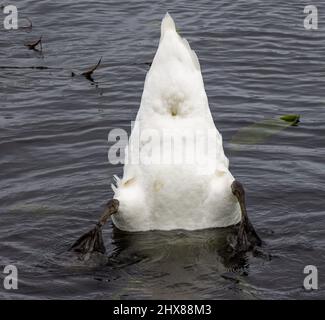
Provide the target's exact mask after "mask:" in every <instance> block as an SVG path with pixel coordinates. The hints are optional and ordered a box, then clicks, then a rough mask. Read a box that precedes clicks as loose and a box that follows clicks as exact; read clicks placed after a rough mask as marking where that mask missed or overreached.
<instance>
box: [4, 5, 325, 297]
mask: <svg viewBox="0 0 325 320" xmlns="http://www.w3.org/2000/svg"><path fill="white" fill-rule="evenodd" d="M0 2H2V4H7V2H4V1H0ZM15 2H16V4H17V6H18V9H19V14H20V24H21V26H26V25H28V21H27V20H24V19H23V18H25V17H28V18H30V19H31V20H32V21H33V28H32V30H28V29H20V30H17V31H5V30H4V29H3V27H2V24H1V25H0V48H1V55H0V187H1V188H0V219H1V220H0V280H1V281H0V298H3V299H7V298H23V299H30V298H36V299H39V298H60V299H62V298H76V299H85V298H87V299H88V298H90V299H94V298H96V299H131V298H135V299H139V298H172V299H173V298H178V299H189V298H198V299H204V298H210V299H223V298H226V299H264V298H265V299H273V298H281V299H292V298H300V299H301V298H307V299H309V298H317V299H320V298H325V291H324V286H325V283H324V280H323V279H324V277H325V267H324V262H325V247H324V246H325V240H324V228H325V218H324V213H325V210H324V192H325V187H324V181H325V170H324V158H325V148H324V147H325V143H324V136H325V124H324V119H325V109H324V103H325V63H324V57H325V29H324V23H325V16H324V15H323V12H324V11H325V7H324V4H322V2H321V1H313V4H316V5H318V9H319V29H318V30H317V31H307V30H305V29H304V27H303V19H304V13H303V8H304V5H305V1H298V0H288V1H278V0H275V1H262V0H254V1H244V0H239V1H212V0H208V1H192V2H189V1H168V5H167V4H164V3H163V2H158V1H155V2H153V1H89V0H88V1H85V0H78V1H77V0H69V1H67V0H60V1H52V0H42V1H35V0H33V1H28V0H19V2H18V1H10V3H11V4H15ZM0 4H1V3H0ZM167 10H168V11H169V12H170V13H171V14H172V16H173V18H174V19H175V20H176V23H177V26H178V30H179V32H180V33H181V34H182V35H183V36H185V37H186V38H187V39H188V40H189V42H190V44H191V46H192V48H193V49H194V50H196V52H197V54H198V56H199V59H200V62H201V68H202V72H203V77H204V81H205V86H206V91H207V94H208V97H209V102H210V108H211V111H212V113H213V117H214V119H215V122H216V125H217V127H218V129H219V130H220V132H221V133H222V135H223V138H224V147H225V152H226V154H227V155H228V157H229V159H230V164H231V170H232V173H233V174H234V175H235V176H236V178H237V179H239V180H240V181H242V182H243V183H244V184H245V186H246V189H247V196H248V199H247V201H248V209H249V213H250V216H251V220H252V222H253V223H254V225H255V226H256V229H257V230H258V231H259V233H260V235H261V237H262V238H263V239H264V241H265V243H266V250H267V251H268V252H269V253H270V254H271V256H272V258H271V260H268V259H263V258H259V257H253V256H251V255H248V256H247V257H246V258H244V259H243V261H242V262H241V263H240V264H239V265H240V267H239V268H238V267H236V264H235V265H234V264H233V263H232V262H231V261H229V259H228V257H227V253H226V252H224V251H223V243H224V232H225V231H221V230H219V231H217V230H205V231H197V232H184V231H173V232H148V233H139V234H127V233H122V232H120V231H118V230H114V228H113V226H112V224H109V225H108V226H107V227H106V229H105V232H104V236H105V242H106V245H107V248H108V255H112V257H111V258H110V260H109V262H108V263H107V261H105V259H103V257H101V258H98V259H97V260H94V261H92V263H91V264H88V265H83V264H81V263H80V262H78V261H77V260H76V259H75V257H73V256H69V255H67V254H66V250H67V248H68V247H69V245H70V244H71V243H72V242H73V241H74V240H75V239H76V238H77V237H79V236H80V235H81V234H82V233H83V232H84V231H86V230H87V229H88V228H89V227H90V226H91V225H92V224H93V222H94V221H95V220H96V219H97V217H98V215H99V214H100V211H101V209H102V207H103V204H104V203H105V202H106V200H108V199H109V198H111V197H112V190H111V188H110V183H111V182H112V176H113V175H114V174H118V175H121V173H122V167H121V166H113V165H110V164H108V162H107V149H108V143H107V134H108V132H109V130H110V129H112V128H124V129H126V130H128V132H129V131H130V121H132V120H134V118H135V115H136V112H137V109H138V107H139V104H140V98H141V94H142V89H143V82H144V78H145V74H146V72H147V70H148V68H149V67H148V65H147V64H146V63H148V62H150V61H151V60H152V58H153V55H154V53H155V50H156V48H157V45H158V41H159V32H160V20H161V18H162V17H163V15H164V14H165V12H166V11H167ZM3 17H4V15H0V18H3ZM41 35H42V36H43V53H42V54H40V53H37V52H34V51H31V50H28V49H27V48H26V47H25V46H24V44H26V43H29V42H33V41H35V40H37V39H38V38H39V37H40V36H41ZM101 56H102V57H103V61H102V64H101V66H100V68H99V69H98V70H96V72H95V75H94V79H95V81H96V83H91V82H90V81H88V80H86V79H85V78H83V77H79V76H75V77H71V72H72V71H73V72H75V73H76V74H78V73H79V74H80V73H81V72H83V71H85V70H87V69H88V67H89V66H91V65H94V64H96V63H97V61H98V59H99V58H100V57H101ZM40 66H41V67H48V68H47V69H45V68H38V69H35V68H32V67H40ZM290 113H294V114H300V115H301V123H300V124H299V126H296V127H288V128H286V129H285V130H279V132H277V133H276V134H272V135H270V136H268V137H266V138H265V139H260V140H259V141H258V143H254V144H249V145H238V144H236V143H232V141H233V140H232V139H233V137H234V136H235V134H236V133H237V132H238V131H239V130H242V129H243V128H245V127H248V126H251V125H253V124H254V123H256V122H261V121H262V122H263V121H264V120H267V119H274V118H277V117H279V116H281V115H283V114H290ZM260 130H261V132H262V131H263V128H261V129H260ZM255 134H256V133H255ZM257 134H258V132H257ZM9 263H11V264H15V265H16V266H17V267H18V270H19V289H18V290H17V291H14V292H13V291H10V292H8V291H5V290H4V289H3V287H2V279H3V277H4V275H3V274H2V267H3V266H4V265H6V264H9ZM310 264H311V265H315V266H317V267H318V272H319V290H318V291H314V292H307V291H305V290H304V289H303V278H304V275H303V269H304V267H305V266H306V265H310Z"/></svg>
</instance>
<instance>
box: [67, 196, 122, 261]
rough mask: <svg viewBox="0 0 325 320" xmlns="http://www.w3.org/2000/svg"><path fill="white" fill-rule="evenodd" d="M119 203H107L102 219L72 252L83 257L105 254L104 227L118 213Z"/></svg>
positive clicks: (113, 200)
mask: <svg viewBox="0 0 325 320" xmlns="http://www.w3.org/2000/svg"><path fill="white" fill-rule="evenodd" d="M118 208H119V201H118V200H116V199H112V200H110V201H108V202H107V204H106V207H105V210H104V213H103V214H102V216H101V217H100V219H99V221H98V222H97V224H96V226H95V227H94V228H93V229H91V230H90V231H88V232H87V233H85V234H84V235H83V236H81V237H80V238H79V239H78V240H77V241H76V242H75V243H74V244H73V245H72V246H71V248H70V251H75V252H78V253H81V254H83V255H85V254H87V253H93V252H100V253H103V254H104V253H105V252H106V248H105V245H104V241H103V236H102V227H103V225H104V224H105V223H106V222H107V220H108V218H109V217H110V216H111V215H113V214H114V213H117V211H118Z"/></svg>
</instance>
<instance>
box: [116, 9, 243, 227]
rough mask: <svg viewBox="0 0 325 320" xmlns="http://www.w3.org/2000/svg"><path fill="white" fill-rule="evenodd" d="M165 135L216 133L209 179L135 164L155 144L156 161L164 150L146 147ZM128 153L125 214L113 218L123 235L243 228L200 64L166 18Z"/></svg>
mask: <svg viewBox="0 0 325 320" xmlns="http://www.w3.org/2000/svg"><path fill="white" fill-rule="evenodd" d="M164 130H169V131H171V132H173V135H174V136H180V137H182V135H183V134H184V132H189V133H197V132H201V131H202V132H206V131H207V130H209V131H210V132H212V133H213V136H214V138H215V146H216V150H215V152H214V153H213V154H212V155H208V156H206V157H205V158H204V159H205V160H206V161H209V165H208V167H209V170H208V173H207V172H204V173H202V170H201V169H202V167H201V168H200V166H198V165H197V164H193V163H190V164H186V163H179V164H175V163H174V164H165V165H162V164H149V165H148V164H146V163H143V162H141V161H140V163H136V158H137V157H138V153H137V146H138V145H139V146H140V153H141V150H144V148H148V146H149V145H150V148H151V150H152V154H151V155H155V154H157V155H158V154H159V155H160V152H161V148H160V147H161V144H160V143H158V144H155V143H152V142H150V141H149V142H148V139H147V138H148V137H146V134H147V133H148V132H149V133H150V132H152V133H153V134H154V132H155V133H157V132H158V133H159V134H160V135H161V136H163V132H164ZM138 136H140V143H139V144H137V141H138V140H137V138H138ZM203 139H204V135H203ZM195 141H197V140H195V139H194V138H193V139H192V140H191V139H190V143H189V145H190V144H191V143H193V144H195ZM126 151H127V152H126V160H127V163H126V164H125V166H124V173H123V178H122V179H121V180H119V179H116V182H117V185H116V187H114V189H113V190H114V193H115V195H114V198H115V199H118V200H119V202H120V207H119V212H118V213H117V214H115V215H114V216H113V217H112V219H113V222H114V224H115V225H116V226H117V227H118V228H120V229H122V230H127V231H146V230H154V229H160V230H171V229H188V230H194V229H203V228H212V227H225V226H229V225H232V224H236V223H238V222H239V221H240V218H241V213H240V207H239V204H238V202H237V200H236V198H235V197H234V195H233V194H232V192H231V183H232V182H233V181H234V178H233V176H232V175H231V173H230V172H229V170H228V166H229V163H228V159H227V158H226V156H225V154H224V151H223V146H222V137H221V135H220V134H219V132H218V130H217V129H216V127H215V125H214V122H213V118H212V116H211V112H210V109H209V104H208V99H207V96H206V93H205V90H204V83H203V79H202V75H201V70H200V64H199V61H198V58H197V56H196V54H195V52H194V51H193V50H191V48H190V45H189V44H188V42H187V41H186V40H185V39H182V38H181V37H180V36H179V35H178V34H177V32H176V28H175V23H174V21H173V19H172V18H171V17H170V15H169V14H168V13H167V14H166V16H165V17H164V19H163V21H162V24H161V37H160V42H159V47H158V50H157V52H156V55H155V57H154V60H153V62H152V65H151V68H150V70H149V72H148V73H147V76H146V80H145V84H144V90H143V94H142V99H141V105H140V108H139V111H138V114H137V118H136V122H135V125H134V127H133V130H132V133H131V136H130V139H129V145H128V147H127V150H126ZM184 152H185V151H184ZM206 167H207V166H204V168H205V169H206Z"/></svg>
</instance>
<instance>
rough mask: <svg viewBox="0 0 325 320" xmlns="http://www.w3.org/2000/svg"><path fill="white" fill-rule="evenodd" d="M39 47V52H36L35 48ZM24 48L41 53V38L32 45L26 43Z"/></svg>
mask: <svg viewBox="0 0 325 320" xmlns="http://www.w3.org/2000/svg"><path fill="white" fill-rule="evenodd" d="M38 45H39V46H40V50H38V49H37V48H36V47H37V46H38ZM26 46H27V47H28V49H29V50H34V51H42V50H43V47H42V36H40V38H39V39H38V40H37V41H36V42H33V43H27V44H26Z"/></svg>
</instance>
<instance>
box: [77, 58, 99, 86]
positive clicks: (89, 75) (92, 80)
mask: <svg viewBox="0 0 325 320" xmlns="http://www.w3.org/2000/svg"><path fill="white" fill-rule="evenodd" d="M101 62H102V57H101V58H100V59H99V61H98V63H97V64H96V65H95V66H94V67H93V68H91V69H90V70H88V71H85V72H83V73H82V74H81V75H82V76H84V77H85V78H86V79H88V80H89V81H91V82H94V79H93V78H92V74H93V73H94V71H95V70H96V69H97V68H98V67H99V65H100V63H101ZM74 75H75V74H74V73H73V72H72V76H74Z"/></svg>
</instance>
